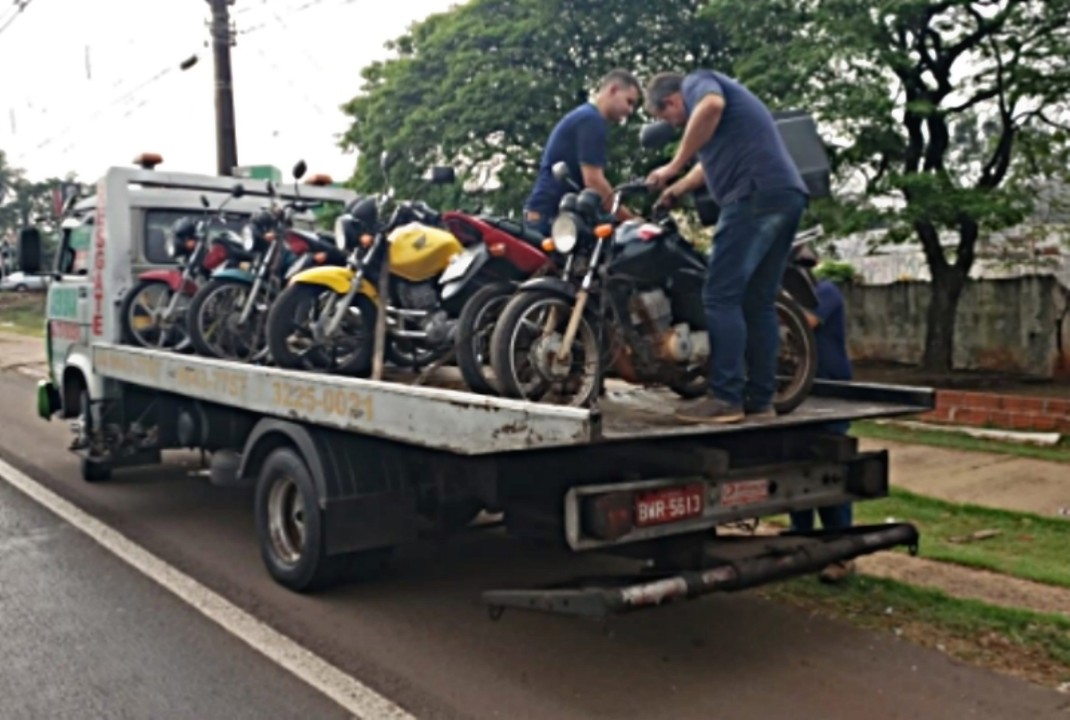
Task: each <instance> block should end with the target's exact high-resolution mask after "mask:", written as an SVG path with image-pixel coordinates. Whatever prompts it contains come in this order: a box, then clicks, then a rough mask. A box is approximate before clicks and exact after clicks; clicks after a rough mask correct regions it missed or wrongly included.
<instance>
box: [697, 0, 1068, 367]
mask: <svg viewBox="0 0 1070 720" xmlns="http://www.w3.org/2000/svg"><path fill="white" fill-rule="evenodd" d="M707 15H708V17H710V18H711V19H714V20H715V21H716V22H718V24H719V26H720V27H721V29H722V30H723V31H724V32H725V33H726V35H727V36H728V42H729V45H730V48H731V49H730V52H731V53H732V55H733V59H734V68H735V71H736V73H737V75H738V76H739V77H740V78H741V79H742V80H743V81H744V82H746V83H747V84H748V85H749V86H750V87H752V88H753V89H754V90H755V91H756V92H758V93H759V94H761V95H763V96H765V97H768V98H773V99H775V100H776V101H779V102H784V103H788V104H797V105H800V106H803V107H806V108H807V109H809V110H811V111H812V112H814V114H815V115H816V116H817V117H818V118H819V121H821V122H822V124H823V130H824V131H826V133H827V134H828V136H829V137H830V138H832V140H833V143H832V144H833V145H834V147H833V148H831V149H832V151H833V157H834V163H835V167H836V171H837V176H838V179H839V180H840V182H841V183H842V184H843V188H844V190H845V191H846V194H845V196H844V197H842V198H841V200H843V201H846V202H843V203H841V205H840V207H838V208H835V209H834V210H835V212H834V213H832V214H831V217H834V218H835V219H836V220H838V221H839V222H841V224H842V225H843V226H844V227H845V228H847V229H857V228H859V227H885V228H887V229H888V230H889V231H890V232H889V235H888V237H889V239H891V240H893V241H894V240H902V239H905V238H906V237H909V236H915V237H917V238H918V239H919V240H920V243H921V246H922V249H923V251H924V253H925V257H926V261H927V263H928V266H929V269H930V272H931V274H932V300H931V302H930V305H929V308H928V326H927V329H926V338H925V355H924V360H923V363H924V366H925V368H926V369H928V370H934V371H948V370H950V369H951V364H952V349H953V345H952V343H953V337H954V330H955V313H956V309H957V307H958V301H959V298H960V296H961V293H962V290H963V288H964V286H965V283H966V280H967V279H968V277H969V273H970V269H971V268H972V266H973V262H974V256H975V248H976V244H977V240H978V237H979V235H980V234H981V232H982V231H984V230H988V229H994V228H998V227H1005V226H1007V225H1010V224H1014V223H1016V222H1019V221H1020V220H1021V219H1022V218H1023V217H1024V216H1025V215H1026V214H1027V213H1028V211H1029V208H1030V203H1029V199H1030V197H1031V195H1032V193H1034V192H1035V190H1036V188H1035V183H1033V182H1031V181H1033V180H1035V179H1036V178H1037V177H1038V176H1048V175H1051V174H1053V173H1054V174H1057V173H1063V174H1065V172H1066V167H1067V166H1066V163H1065V160H1066V154H1065V152H1066V148H1067V140H1068V135H1067V130H1068V127H1067V125H1066V124H1065V123H1066V108H1067V97H1068V92H1070V66H1068V65H1067V60H1066V58H1067V57H1070V0H880V1H878V2H868V1H866V0H711V2H710V4H709V7H708V9H707ZM942 230H944V231H950V232H952V233H953V234H957V242H956V243H955V245H954V247H953V248H945V247H944V246H943V245H942V244H941V241H940V232H941V231H942Z"/></svg>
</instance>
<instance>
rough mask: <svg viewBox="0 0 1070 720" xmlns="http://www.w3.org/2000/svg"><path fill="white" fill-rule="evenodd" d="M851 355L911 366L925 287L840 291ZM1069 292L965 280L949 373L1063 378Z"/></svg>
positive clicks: (921, 342)
mask: <svg viewBox="0 0 1070 720" xmlns="http://www.w3.org/2000/svg"><path fill="white" fill-rule="evenodd" d="M843 290H844V299H845V302H846V303H847V323H848V326H847V341H848V344H849V346H850V352H851V356H852V358H854V359H857V360H861V359H866V360H886V361H894V362H900V363H908V364H915V363H918V362H920V361H921V357H922V353H923V350H924V347H925V326H926V312H927V309H928V307H929V296H930V286H929V284H928V283H924V282H913V281H910V282H896V283H892V284H890V285H857V284H852V285H849V286H845V287H844V288H843ZM1068 303H1070V290H1068V289H1067V288H1065V287H1063V286H1062V285H1060V284H1059V282H1058V280H1056V279H1055V278H1053V277H1050V276H1032V277H1023V278H1013V279H1005V280H979V281H970V283H969V284H968V285H967V286H966V289H965V290H964V291H963V294H962V299H961V301H960V302H959V307H958V316H957V318H956V323H955V355H954V365H955V369H960V370H992V371H998V372H1006V373H1012V374H1016V375H1027V376H1035V377H1042V378H1050V377H1056V376H1068V375H1070V312H1068V311H1067V308H1068Z"/></svg>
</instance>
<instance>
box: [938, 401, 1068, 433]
mask: <svg viewBox="0 0 1070 720" xmlns="http://www.w3.org/2000/svg"><path fill="white" fill-rule="evenodd" d="M918 419H919V420H925V421H927V422H939V423H953V424H955V425H970V426H973V427H982V428H984V427H988V428H999V429H1001V430H1031V431H1036V432H1060V433H1063V434H1066V435H1070V399H1056V398H1046V397H1043V396H1041V397H1032V396H1026V395H998V394H995V393H978V392H960V391H957V390H938V391H937V393H936V409H935V410H933V411H932V412H928V413H925V414H924V415H922V416H920V417H919V418H918Z"/></svg>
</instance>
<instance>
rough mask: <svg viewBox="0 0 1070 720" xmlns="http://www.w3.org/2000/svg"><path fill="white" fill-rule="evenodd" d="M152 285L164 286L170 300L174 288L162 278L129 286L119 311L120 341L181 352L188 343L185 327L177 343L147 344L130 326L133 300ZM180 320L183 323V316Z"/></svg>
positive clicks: (125, 343) (187, 333)
mask: <svg viewBox="0 0 1070 720" xmlns="http://www.w3.org/2000/svg"><path fill="white" fill-rule="evenodd" d="M153 285H162V286H164V288H166V291H167V302H170V301H171V295H173V294H174V290H172V289H171V286H170V285H169V284H168V283H166V282H164V281H163V280H140V281H138V283H137V284H135V285H134V287H132V288H130V290H129V291H128V292H127V293H126V295H125V296H124V297H123V304H122V308H121V310H120V312H119V323H120V326H121V330H122V342H123V344H124V345H134V346H136V347H150V348H157V349H159V348H168V349H171V350H177V351H180V352H181V351H182V350H184V349H185V348H186V347H188V346H189V345H190V340H189V332H188V331H186V330H185V328H183V330H182V333H181V335H182V339H181V340H179V341H178V342H177V343H168V344H166V345H148V344H146V343H144V342H142V338H141V337H140V335H139V334H138V333H136V332H135V331H134V328H133V327H132V326H131V323H130V313H131V311H132V310H133V306H134V300H135V299H136V298H137V297H138V295H140V294H141V293H142V292H143V291H144V290H145V288H148V287H151V286H153ZM180 322H181V323H182V324H183V325H184V324H185V319H184V318H183V319H182V320H181V321H180ZM157 332H159V331H157Z"/></svg>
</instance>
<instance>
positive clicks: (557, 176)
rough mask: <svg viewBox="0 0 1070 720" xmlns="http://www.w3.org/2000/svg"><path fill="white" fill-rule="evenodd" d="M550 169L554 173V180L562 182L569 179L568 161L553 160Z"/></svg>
mask: <svg viewBox="0 0 1070 720" xmlns="http://www.w3.org/2000/svg"><path fill="white" fill-rule="evenodd" d="M551 170H552V172H553V174H554V180H557V181H558V182H561V183H563V182H565V181H566V180H568V179H569V173H568V163H566V162H565V161H564V160H562V161H560V162H555V163H554V166H553V168H551Z"/></svg>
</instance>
